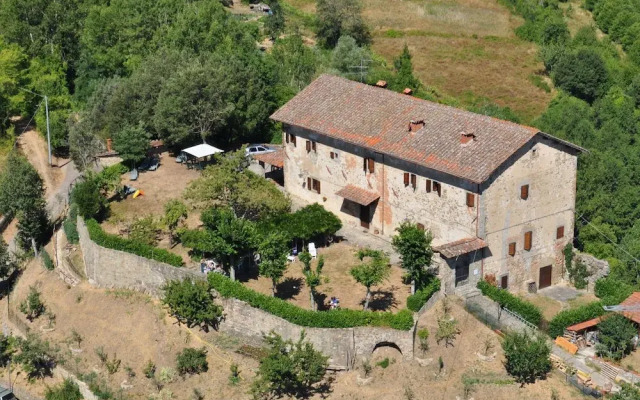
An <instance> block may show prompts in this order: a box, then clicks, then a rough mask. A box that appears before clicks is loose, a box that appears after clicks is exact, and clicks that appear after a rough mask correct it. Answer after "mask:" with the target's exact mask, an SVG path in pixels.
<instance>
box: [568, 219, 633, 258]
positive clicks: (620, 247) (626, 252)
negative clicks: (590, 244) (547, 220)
mask: <svg viewBox="0 0 640 400" xmlns="http://www.w3.org/2000/svg"><path fill="white" fill-rule="evenodd" d="M583 215H584V214H580V215H579V216H578V218H579V219H582V220H583V221H584V222H586V223H587V224H588V225H589V226H591V227H592V228H593V229H595V231H596V232H598V233H599V234H600V235H601V236H602V237H604V238H605V239H607V240H608V241H609V242H611V244H613V245H614V246H616V247H617V248H619V249H620V250H622V252H623V253H625V254H626V255H628V256H629V257H631V258H632V259H633V260H634V261H635V262H637V263H640V260H638V259H637V258H635V257H634V256H633V255H631V253H629V252H628V251H627V250H626V249H625V248H624V247H622V246H621V245H619V244H618V243H616V242H614V241H613V240H612V239H610V238H609V237H608V236H607V235H605V234H604V233H603V232H602V231H601V230H600V229H598V227H597V226H595V225H594V224H592V223H591V222H589V220H587V219H586V218H585V217H583Z"/></svg>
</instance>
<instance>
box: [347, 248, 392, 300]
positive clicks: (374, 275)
mask: <svg viewBox="0 0 640 400" xmlns="http://www.w3.org/2000/svg"><path fill="white" fill-rule="evenodd" d="M356 257H357V258H358V260H360V262H361V264H359V265H357V266H355V267H353V268H351V270H350V271H349V273H350V274H351V276H353V279H355V280H356V281H357V282H358V283H359V284H361V285H362V286H364V287H365V288H366V289H367V294H366V295H365V298H364V305H363V306H362V308H363V309H364V310H368V309H369V300H370V299H371V287H372V286H376V285H379V284H381V283H382V282H383V281H384V280H385V279H387V278H388V277H389V274H390V273H391V265H390V264H389V257H387V256H386V255H385V254H384V253H383V252H382V251H380V250H371V249H361V250H358V252H357V253H356Z"/></svg>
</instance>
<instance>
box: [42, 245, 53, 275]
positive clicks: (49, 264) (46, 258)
mask: <svg viewBox="0 0 640 400" xmlns="http://www.w3.org/2000/svg"><path fill="white" fill-rule="evenodd" d="M40 256H41V257H42V264H43V265H44V267H45V268H46V269H48V270H49V271H53V269H54V268H55V265H53V260H52V259H51V256H50V255H49V253H47V251H46V250H45V249H41V250H40Z"/></svg>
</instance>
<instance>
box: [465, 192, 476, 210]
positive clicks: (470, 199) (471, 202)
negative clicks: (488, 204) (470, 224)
mask: <svg viewBox="0 0 640 400" xmlns="http://www.w3.org/2000/svg"><path fill="white" fill-rule="evenodd" d="M475 206H476V196H475V195H474V194H473V193H467V207H475Z"/></svg>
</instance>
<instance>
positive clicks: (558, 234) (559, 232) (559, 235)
mask: <svg viewBox="0 0 640 400" xmlns="http://www.w3.org/2000/svg"><path fill="white" fill-rule="evenodd" d="M563 237H564V225H563V226H559V227H558V229H556V239H562V238H563Z"/></svg>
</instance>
